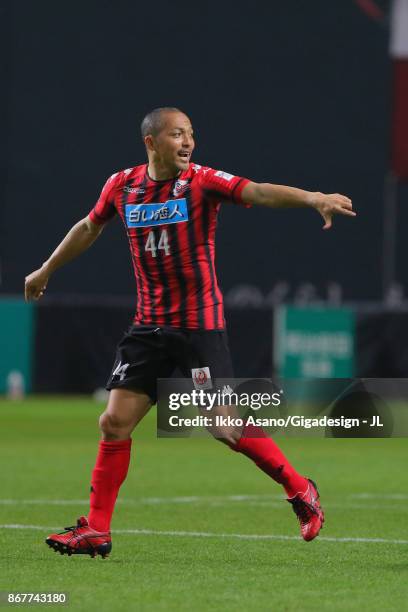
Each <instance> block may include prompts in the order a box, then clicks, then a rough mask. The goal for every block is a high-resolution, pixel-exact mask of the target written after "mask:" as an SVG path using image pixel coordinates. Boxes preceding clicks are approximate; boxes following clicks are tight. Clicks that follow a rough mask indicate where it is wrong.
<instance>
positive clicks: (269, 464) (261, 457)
mask: <svg viewBox="0 0 408 612" xmlns="http://www.w3.org/2000/svg"><path fill="white" fill-rule="evenodd" d="M232 448H233V449H234V450H236V451H237V452H239V453H243V454H244V455H246V456H247V457H249V458H250V459H252V461H254V462H255V463H256V465H257V466H258V467H259V468H260V469H261V470H263V471H264V472H265V473H266V474H268V476H270V477H271V478H273V479H274V480H275V481H276V482H278V483H279V484H281V485H283V487H284V489H285V491H286V493H287V494H288V497H293V496H294V495H296V494H297V493H303V492H304V491H306V489H307V484H308V483H307V480H306V478H304V477H303V476H301V475H300V474H298V473H297V472H296V470H295V469H294V468H293V467H292V466H291V464H290V463H289V461H288V460H287V459H286V457H285V455H284V454H283V453H282V451H281V450H280V449H279V447H278V446H277V445H276V444H275V442H274V441H273V440H272V438H268V436H267V435H266V433H265V432H264V430H263V429H261V427H255V426H254V425H246V427H245V429H244V431H243V432H242V436H241V439H240V440H239V442H238V443H237V444H236V446H235V447H232Z"/></svg>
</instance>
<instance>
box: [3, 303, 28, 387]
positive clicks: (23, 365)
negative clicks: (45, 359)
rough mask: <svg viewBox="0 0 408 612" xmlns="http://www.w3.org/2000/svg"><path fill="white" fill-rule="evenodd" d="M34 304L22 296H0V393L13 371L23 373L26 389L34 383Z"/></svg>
mask: <svg viewBox="0 0 408 612" xmlns="http://www.w3.org/2000/svg"><path fill="white" fill-rule="evenodd" d="M32 333H33V306H32V304H26V303H25V302H24V301H23V300H20V299H14V298H2V299H1V300H0V393H4V392H5V391H6V389H7V379H8V377H9V375H10V373H12V372H17V373H19V375H21V377H22V380H23V382H24V389H25V391H30V387H31V347H32V342H31V341H32Z"/></svg>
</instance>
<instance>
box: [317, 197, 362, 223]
mask: <svg viewBox="0 0 408 612" xmlns="http://www.w3.org/2000/svg"><path fill="white" fill-rule="evenodd" d="M314 196H315V197H314V199H313V207H314V208H315V209H316V210H317V211H318V213H320V215H321V216H322V217H323V220H324V226H323V229H324V230H328V229H330V228H331V226H332V224H333V216H334V215H346V216H347V217H355V216H356V213H355V212H354V210H353V204H352V201H351V200H350V198H348V197H347V196H344V195H341V194H340V193H316V194H314Z"/></svg>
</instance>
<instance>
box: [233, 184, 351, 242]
mask: <svg viewBox="0 0 408 612" xmlns="http://www.w3.org/2000/svg"><path fill="white" fill-rule="evenodd" d="M242 199H243V200H244V201H245V202H251V204H258V205H259V206H268V207H270V208H314V209H315V210H317V212H318V213H319V214H320V215H321V216H322V217H323V219H324V226H323V229H324V230H326V229H330V228H331V226H332V219H333V216H334V215H346V216H348V217H355V216H356V213H355V212H354V211H353V204H352V202H351V200H350V198H348V197H347V196H344V195H341V194H339V193H329V194H326V193H320V192H318V191H316V192H313V191H304V190H303V189H297V188H296V187H286V186H285V185H272V184H271V183H254V182H252V181H251V182H250V183H248V184H247V185H245V187H244V188H243V190H242Z"/></svg>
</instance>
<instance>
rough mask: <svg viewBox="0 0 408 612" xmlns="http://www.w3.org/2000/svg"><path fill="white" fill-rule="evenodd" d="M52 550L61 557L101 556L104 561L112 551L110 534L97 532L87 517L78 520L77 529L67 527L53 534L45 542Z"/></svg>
mask: <svg viewBox="0 0 408 612" xmlns="http://www.w3.org/2000/svg"><path fill="white" fill-rule="evenodd" d="M45 543H46V544H48V546H49V547H50V548H53V549H54V550H55V552H59V553H61V555H69V556H71V555H90V556H91V557H96V555H101V557H102V558H103V559H104V558H105V557H107V556H108V555H109V553H110V551H111V550H112V541H111V536H110V533H101V532H99V531H95V529H92V528H91V527H90V526H89V525H88V520H87V518H86V517H85V516H81V518H79V519H78V520H77V524H76V527H75V526H74V527H65V531H61V533H53V534H51V535H49V536H48V538H47V539H46V540H45Z"/></svg>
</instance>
